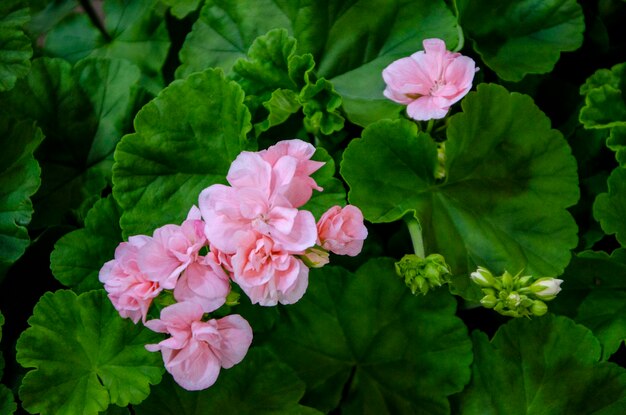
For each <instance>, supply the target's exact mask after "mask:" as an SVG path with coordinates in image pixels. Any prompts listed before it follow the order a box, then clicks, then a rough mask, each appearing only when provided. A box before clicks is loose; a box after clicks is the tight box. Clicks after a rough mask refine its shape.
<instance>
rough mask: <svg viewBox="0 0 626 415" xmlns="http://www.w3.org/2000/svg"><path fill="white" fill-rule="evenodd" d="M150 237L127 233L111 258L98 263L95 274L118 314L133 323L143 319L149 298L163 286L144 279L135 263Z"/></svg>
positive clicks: (144, 318) (144, 276) (149, 301)
mask: <svg viewBox="0 0 626 415" xmlns="http://www.w3.org/2000/svg"><path fill="white" fill-rule="evenodd" d="M150 239H151V238H149V237H147V236H131V237H130V238H129V239H128V242H122V243H121V244H119V245H118V247H117V248H116V249H115V257H114V259H112V260H111V261H109V262H107V263H105V264H104V265H103V266H102V268H101V269H100V273H99V276H98V278H99V279H100V282H102V283H103V284H104V289H105V290H106V291H107V293H108V296H109V299H110V300H111V302H112V303H113V306H114V307H115V309H116V310H117V311H118V312H119V313H120V316H122V317H124V318H130V319H131V320H132V321H133V322H134V323H137V322H138V321H139V319H142V321H145V320H146V314H147V313H148V309H149V308H150V304H151V303H152V299H153V298H154V297H156V296H157V295H158V294H159V293H160V292H161V290H162V289H163V288H162V287H161V286H160V285H159V283H158V282H156V281H151V280H150V279H148V277H147V276H146V275H145V274H144V273H143V272H142V271H141V269H140V268H139V265H138V264H137V256H138V253H139V250H140V249H141V248H142V247H143V246H145V245H146V244H147V243H149V241H150Z"/></svg>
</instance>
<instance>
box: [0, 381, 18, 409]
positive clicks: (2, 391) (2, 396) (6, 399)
mask: <svg viewBox="0 0 626 415" xmlns="http://www.w3.org/2000/svg"><path fill="white" fill-rule="evenodd" d="M15 411H17V404H16V403H15V398H14V397H13V392H11V389H9V388H7V387H6V386H4V385H2V384H0V414H2V415H12V414H13V413H15Z"/></svg>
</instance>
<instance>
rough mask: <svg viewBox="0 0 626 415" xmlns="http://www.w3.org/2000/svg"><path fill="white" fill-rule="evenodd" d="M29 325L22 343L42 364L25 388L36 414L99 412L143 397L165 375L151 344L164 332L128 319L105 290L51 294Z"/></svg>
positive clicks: (23, 351) (21, 350) (22, 352)
mask: <svg viewBox="0 0 626 415" xmlns="http://www.w3.org/2000/svg"><path fill="white" fill-rule="evenodd" d="M28 323H29V324H30V326H31V327H30V328H28V329H27V330H26V331H25V332H23V333H22V335H21V336H20V338H19V340H18V342H17V347H16V348H17V361H18V362H19V363H20V364H21V365H22V366H24V367H27V368H34V370H31V371H30V372H28V373H27V374H26V376H25V377H24V380H23V381H22V386H21V388H20V398H21V400H22V403H23V406H24V408H25V409H27V410H28V411H29V412H31V413H41V414H42V415H46V414H55V415H75V414H84V415H88V414H97V413H98V412H99V411H103V410H105V409H106V408H107V406H108V405H109V404H110V403H112V404H116V405H119V406H126V405H128V404H129V403H132V404H136V403H139V402H141V401H142V400H143V399H145V398H146V397H147V396H148V394H149V393H150V385H151V384H152V385H154V384H157V383H159V381H160V380H161V376H162V373H163V370H164V369H163V362H162V360H161V356H160V355H159V354H158V353H150V352H148V351H147V350H146V349H145V347H144V346H145V344H148V343H154V342H157V341H158V338H159V335H157V334H155V333H153V332H151V331H150V330H148V329H145V328H143V327H141V326H136V325H133V323H132V322H130V321H129V320H125V319H122V318H120V316H119V315H118V314H117V312H116V311H115V309H114V308H113V305H112V304H111V302H110V301H109V299H108V298H107V296H106V293H105V292H104V290H98V291H90V292H87V293H84V294H81V295H80V296H76V294H74V293H73V292H71V291H57V292H55V293H46V294H45V295H44V296H43V297H42V298H41V300H40V301H39V303H37V305H36V306H35V310H34V312H33V316H32V317H31V318H30V319H29V320H28Z"/></svg>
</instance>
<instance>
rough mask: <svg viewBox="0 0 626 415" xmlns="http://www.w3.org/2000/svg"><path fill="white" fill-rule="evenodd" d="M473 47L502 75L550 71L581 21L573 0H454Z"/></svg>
mask: <svg viewBox="0 0 626 415" xmlns="http://www.w3.org/2000/svg"><path fill="white" fill-rule="evenodd" d="M455 4H456V8H457V10H458V15H459V22H460V24H461V26H462V27H463V30H465V31H466V32H467V34H468V36H469V37H470V38H471V39H472V40H473V41H474V48H475V49H476V51H477V52H478V53H479V54H480V55H481V57H482V58H483V60H484V61H485V63H486V64H487V65H488V66H489V67H490V68H491V69H493V70H494V71H495V72H496V73H497V74H498V76H499V77H500V78H502V79H504V80H507V81H519V80H521V79H522V78H523V77H524V76H525V75H527V74H542V73H547V72H550V71H551V70H552V69H553V68H554V65H555V64H556V62H557V61H558V60H559V56H560V54H561V52H567V51H573V50H576V49H578V48H579V47H580V46H581V45H582V42H583V31H584V30H585V22H584V16H583V9H582V7H581V6H580V5H579V4H578V3H577V2H576V0H509V1H506V2H502V1H499V0H480V1H476V0H474V1H472V0H455Z"/></svg>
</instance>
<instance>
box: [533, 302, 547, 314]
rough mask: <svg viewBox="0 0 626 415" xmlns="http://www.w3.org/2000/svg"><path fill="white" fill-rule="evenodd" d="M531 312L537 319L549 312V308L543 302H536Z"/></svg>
mask: <svg viewBox="0 0 626 415" xmlns="http://www.w3.org/2000/svg"><path fill="white" fill-rule="evenodd" d="M530 312H531V313H533V314H534V315H536V316H537V317H541V316H543V315H544V314H546V313H547V312H548V306H547V305H546V303H544V302H543V301H540V300H535V301H534V302H533V305H532V306H531V307H530Z"/></svg>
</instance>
